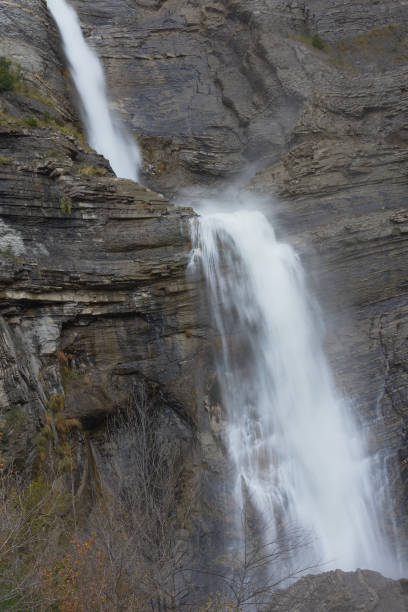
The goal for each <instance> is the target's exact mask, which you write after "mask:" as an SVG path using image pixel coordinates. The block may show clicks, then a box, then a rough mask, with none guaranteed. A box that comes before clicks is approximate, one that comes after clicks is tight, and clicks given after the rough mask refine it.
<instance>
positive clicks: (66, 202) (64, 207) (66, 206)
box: [59, 194, 72, 215]
mask: <svg viewBox="0 0 408 612" xmlns="http://www.w3.org/2000/svg"><path fill="white" fill-rule="evenodd" d="M59 205H60V209H61V212H63V213H64V214H67V215H70V214H71V212H72V200H71V198H70V197H69V196H66V195H65V194H64V195H62V196H61V197H60V199H59Z"/></svg>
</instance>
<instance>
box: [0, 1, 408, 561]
mask: <svg viewBox="0 0 408 612" xmlns="http://www.w3.org/2000/svg"><path fill="white" fill-rule="evenodd" d="M73 4H74V6H75V8H76V9H77V10H78V12H79V15H80V18H81V22H82V24H83V29H84V33H85V35H86V37H87V39H88V41H89V43H90V44H91V45H92V46H93V47H94V48H95V49H96V51H97V53H98V55H99V56H100V57H101V59H102V61H103V63H104V67H105V70H106V74H107V80H108V85H109V89H110V92H111V96H112V104H113V106H114V108H115V109H116V110H117V112H118V114H119V115H120V117H121V118H122V119H123V120H124V122H125V123H126V125H127V127H128V129H130V130H131V131H132V132H133V133H134V134H135V136H136V137H137V138H138V140H139V142H140V143H141V146H142V149H143V155H144V160H145V170H144V172H143V174H142V176H141V180H142V182H143V183H144V184H145V185H147V186H148V187H141V186H139V185H137V184H132V183H130V182H128V181H123V180H118V179H115V178H114V177H113V174H112V172H111V170H110V168H109V166H108V164H107V162H106V161H105V160H103V159H102V158H101V157H99V156H97V155H96V154H95V153H94V152H93V151H91V150H90V149H89V148H88V147H87V146H86V144H85V142H84V139H83V137H82V135H81V133H80V120H79V113H78V111H77V107H76V99H75V96H74V94H73V93H72V91H73V89H72V83H71V81H70V78H69V75H68V73H67V68H66V65H65V61H64V57H63V54H62V51H61V45H60V41H59V37H58V34H57V31H56V28H55V26H54V24H53V23H52V21H51V19H50V17H49V15H48V13H47V11H46V7H45V3H44V1H43V0H18V1H17V0H16V1H13V2H11V1H10V2H8V1H7V2H5V1H4V2H2V3H1V4H0V26H1V28H0V31H1V33H0V55H4V56H7V57H10V58H11V59H12V60H13V61H15V62H17V63H18V64H20V66H21V69H22V72H23V77H24V83H25V87H24V88H23V89H21V90H20V91H15V92H8V93H3V94H2V95H1V98H0V156H1V157H0V198H1V199H0V214H1V221H0V264H1V274H0V285H1V286H0V310H1V313H0V314H1V346H2V349H1V354H0V358H1V361H2V370H1V378H0V412H1V415H2V420H3V424H4V428H5V429H6V430H7V436H8V439H9V440H10V441H12V446H13V452H14V453H15V455H16V460H17V462H19V464H20V465H23V466H24V467H25V469H27V470H35V469H36V465H37V461H38V448H37V447H36V443H35V439H36V436H37V435H38V433H39V432H40V431H41V428H42V426H43V423H44V421H45V420H46V418H47V413H48V412H49V410H50V402H51V404H52V403H53V401H54V402H55V398H59V397H63V408H62V409H63V413H64V417H65V418H66V419H67V421H70V422H71V423H72V424H73V425H72V426H73V427H76V425H75V423H76V422H77V421H79V422H80V428H79V429H78V431H76V433H75V436H76V440H77V454H78V459H77V466H78V474H77V487H78V490H80V491H81V492H82V491H86V490H90V489H92V486H94V485H93V484H92V482H91V480H92V479H91V477H90V474H91V473H93V471H94V470H95V469H97V470H98V471H99V473H100V475H101V478H102V480H103V479H105V481H106V483H105V484H106V486H107V487H113V488H114V483H113V482H112V477H111V475H110V471H109V469H108V468H107V467H106V466H107V464H108V463H109V461H111V460H112V458H110V459H109V453H110V452H111V450H110V449H109V448H107V447H106V444H105V438H104V427H105V423H106V422H107V420H108V419H109V418H110V416H111V415H112V414H114V413H115V412H117V411H118V410H120V409H121V408H122V407H123V406H126V404H127V402H128V398H129V394H130V392H131V390H132V389H133V388H134V387H135V386H139V387H141V386H142V387H143V388H144V389H146V390H147V393H148V395H149V398H151V402H152V404H153V405H154V408H155V410H157V411H159V413H160V414H162V415H163V418H162V425H161V427H162V436H163V440H167V441H171V440H172V439H174V438H177V439H178V440H180V444H181V447H182V456H183V477H182V479H181V482H182V484H181V485H180V491H179V493H178V495H179V498H178V499H179V504H180V506H181V507H183V506H186V505H189V504H191V500H193V508H194V511H193V512H191V513H190V518H189V521H188V523H187V524H184V525H180V537H185V533H184V532H187V534H189V535H188V536H187V537H188V538H190V540H191V539H192V540H193V544H192V546H193V547H194V550H195V551H196V554H200V555H202V556H204V557H205V556H206V555H208V556H209V557H214V555H215V554H216V552H217V551H216V550H215V549H214V546H216V543H217V542H218V544H220V542H221V541H222V539H223V537H224V536H223V535H222V534H223V533H224V534H225V533H226V532H227V531H228V526H227V528H226V522H227V518H226V516H227V509H228V486H227V485H226V479H225V456H224V449H223V447H222V444H221V443H220V440H219V434H220V429H222V409H221V406H220V398H219V397H218V390H217V383H216V376H215V370H214V364H213V353H212V348H213V346H214V345H216V344H217V338H216V334H215V331H214V328H213V325H212V322H211V317H210V315H209V313H208V310H207V307H206V302H205V296H204V294H203V291H202V286H201V283H200V279H193V278H191V277H189V276H188V275H186V267H187V263H188V258H189V249H190V242H189V222H190V219H192V218H194V215H195V213H194V212H193V210H192V209H191V208H189V207H188V206H187V207H179V208H175V207H174V206H173V205H172V204H170V202H169V201H168V199H167V198H170V199H171V198H178V197H179V193H180V191H181V190H182V188H185V187H190V186H195V187H196V188H197V187H198V188H200V189H203V190H204V189H205V190H209V191H210V192H211V191H214V190H219V189H222V187H223V186H225V185H227V184H228V183H230V182H232V181H239V182H240V183H241V184H246V185H247V188H248V190H250V191H251V192H254V193H256V194H259V195H261V196H262V197H263V202H264V203H263V208H264V210H265V211H266V212H267V214H268V216H270V217H271V218H272V219H273V221H274V223H275V225H276V226H277V228H278V231H279V232H280V235H281V236H282V237H284V239H285V240H289V241H290V242H292V243H293V244H294V245H295V247H296V248H297V249H298V251H299V252H300V253H301V255H302V258H303V260H304V262H305V267H306V270H307V272H308V275H309V283H310V285H311V287H312V288H313V290H314V292H315V293H316V295H317V296H318V299H319V300H320V303H321V304H322V305H323V309H324V311H325V312H326V313H327V320H328V330H327V331H328V334H327V347H328V352H329V355H330V358H331V361H332V364H333V367H334V371H335V375H336V377H337V379H338V382H339V386H340V388H341V389H343V390H344V392H345V393H347V394H348V396H349V397H350V398H351V399H352V401H354V402H355V410H356V411H360V414H361V416H362V418H363V419H364V421H365V422H366V423H367V428H368V430H369V432H371V439H372V448H373V452H374V451H377V452H380V453H382V455H383V456H384V461H386V463H387V468H388V469H389V472H390V477H391V480H392V481H393V482H394V484H395V491H394V494H395V496H396V507H397V510H398V523H399V526H400V529H401V538H402V539H403V541H404V542H407V534H406V530H407V513H406V504H407V498H408V489H407V487H408V478H407V476H408V473H407V469H408V446H407V439H406V437H407V435H408V412H407V409H406V406H407V400H408V375H407V353H408V342H407V336H408V301H407V291H408V285H407V279H406V270H407V269H408V242H407V238H406V236H407V232H408V213H407V204H406V196H407V181H408V174H407V157H408V149H407V144H408V125H407V123H406V121H407V119H406V117H407V107H408V69H407V67H406V64H407V58H408V5H407V4H406V2H403V1H397V0H392V1H387V2H385V1H378V2H373V1H372V0H365V1H361V2H358V3H355V2H353V3H352V2H344V1H340V0H325V1H323V0H309V1H308V0H256V1H253V2H244V1H240V0H230V1H228V0H225V1H221V0H214V1H212V2H207V3H202V2H199V1H195V0H183V1H181V0H167V1H166V0H151V1H149V0H145V1H137V0H116V1H115V2H113V1H112V0H98V2H93V3H89V2H84V1H82V0H75V1H74V2H73ZM30 118H31V119H30ZM32 118H34V120H35V121H34V123H33V121H32ZM159 193H160V194H165V195H164V196H163V195H159ZM185 199H186V198H184V200H185ZM187 199H188V197H187ZM191 204H194V200H193V198H191ZM169 443H170V442H169ZM91 464H92V469H91ZM86 479H88V480H89V482H88V481H87V486H85V481H86ZM81 485H83V486H82V487H81ZM85 497H86V495H85ZM85 503H86V500H84V504H85ZM183 533H184V535H183ZM191 534H193V537H191ZM220 549H222V546H221V545H220Z"/></svg>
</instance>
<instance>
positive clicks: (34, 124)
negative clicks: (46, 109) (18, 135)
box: [23, 115, 40, 128]
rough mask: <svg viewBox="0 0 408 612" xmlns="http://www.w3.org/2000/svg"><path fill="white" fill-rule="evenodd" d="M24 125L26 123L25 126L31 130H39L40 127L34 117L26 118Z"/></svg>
mask: <svg viewBox="0 0 408 612" xmlns="http://www.w3.org/2000/svg"><path fill="white" fill-rule="evenodd" d="M23 123H24V125H26V126H28V127H30V128H37V127H39V125H40V124H39V122H38V119H36V118H35V117H33V116H32V115H28V116H27V117H24V119H23Z"/></svg>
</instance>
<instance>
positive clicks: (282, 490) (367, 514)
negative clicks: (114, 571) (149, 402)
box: [47, 0, 400, 576]
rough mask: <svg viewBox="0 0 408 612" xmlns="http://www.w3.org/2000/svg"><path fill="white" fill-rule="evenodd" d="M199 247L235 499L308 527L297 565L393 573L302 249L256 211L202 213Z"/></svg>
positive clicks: (107, 151)
mask: <svg viewBox="0 0 408 612" xmlns="http://www.w3.org/2000/svg"><path fill="white" fill-rule="evenodd" d="M47 4H48V7H49V9H50V11H51V13H52V15H53V17H54V19H55V21H56V23H57V25H58V28H59V30H60V32H61V36H62V38H63V41H64V48H65V52H66V55H67V57H68V60H69V63H70V65H71V72H72V77H73V80H74V82H75V85H76V88H77V90H78V94H79V96H80V99H81V103H82V111H83V117H84V121H85V125H86V128H87V131H88V136H89V142H90V144H91V146H93V147H94V148H95V149H96V150H97V151H98V152H99V153H101V154H102V155H104V156H105V157H106V158H107V159H108V160H109V161H110V163H111V166H112V168H113V170H114V172H115V173H116V174H117V176H120V177H124V178H130V179H134V180H136V179H137V171H138V168H139V166H140V164H141V157H140V153H139V150H138V147H137V145H136V144H135V142H133V141H132V139H131V138H130V137H129V136H128V135H126V134H125V133H124V132H123V131H122V130H121V129H118V125H117V123H116V121H115V119H114V117H113V116H112V114H111V112H110V110H109V105H108V100H107V93H106V86H105V80H104V75H103V71H102V67H101V64H100V62H99V60H98V58H97V56H96V55H95V53H94V52H93V51H92V50H91V49H90V48H89V47H88V46H87V45H86V43H85V41H84V38H83V36H82V33H81V29H80V24H79V21H78V18H77V16H76V13H75V11H74V10H73V9H72V8H71V7H70V6H69V5H67V4H66V2H65V0H47ZM212 204H213V206H215V208H217V207H218V208H219V203H218V202H215V203H214V202H213V203H212ZM224 204H225V203H224ZM193 247H194V248H193V255H192V267H197V266H200V268H201V269H202V270H203V273H204V276H205V279H206V282H207V287H208V292H209V297H210V303H211V307H212V313H213V316H214V319H215V324H216V327H217V330H218V333H219V336H220V340H221V351H220V355H219V357H218V375H219V381H220V385H221V390H222V396H223V403H224V407H225V410H226V432H225V438H226V445H227V448H228V453H229V457H230V460H231V463H232V465H233V467H234V473H235V475H234V490H235V499H236V504H235V505H236V506H237V508H242V507H243V505H244V503H245V499H249V500H250V502H251V504H253V506H254V507H255V508H256V509H257V511H258V513H259V515H260V516H261V517H262V518H263V519H264V520H265V522H266V523H272V526H273V530H274V537H275V538H276V539H277V540H278V539H279V538H280V537H281V534H282V533H283V534H288V535H287V537H291V536H290V534H291V533H294V531H293V527H294V526H295V527H296V531H297V530H298V529H301V530H302V532H303V533H305V534H311V536H312V540H311V544H310V546H309V549H308V551H307V553H305V551H304V549H303V548H298V547H297V546H296V542H295V543H294V546H293V547H292V546H289V548H288V549H289V550H290V551H291V553H290V554H291V557H292V558H291V565H292V567H295V568H299V567H302V566H303V567H310V566H311V565H313V564H315V563H316V562H322V563H323V564H324V565H322V568H323V569H329V568H341V569H344V570H354V569H356V568H357V567H364V568H368V569H375V570H379V571H381V572H383V573H384V574H386V575H391V576H396V575H398V574H399V573H400V570H399V568H398V567H396V565H397V564H394V562H393V560H392V555H391V554H390V550H389V546H388V545H387V542H386V537H385V535H384V526H383V520H382V517H381V514H382V513H384V511H385V510H386V508H385V507H384V506H382V507H379V506H380V505H381V504H380V505H379V504H378V502H377V501H376V499H377V497H378V496H377V495H376V493H377V490H379V489H381V495H380V497H381V500H382V503H383V504H385V503H386V502H387V497H389V496H388V495H387V490H386V489H387V483H386V482H384V480H385V479H386V476H385V471H384V472H383V473H382V474H380V476H378V472H381V469H377V470H376V469H375V468H374V467H373V466H375V461H373V460H372V459H370V457H369V456H368V455H367V452H366V446H365V441H364V436H363V434H362V432H361V431H359V429H358V427H357V425H356V420H355V419H354V418H353V415H352V407H351V406H350V405H349V404H348V402H347V401H345V399H344V398H342V397H341V395H340V394H339V393H338V392H337V390H336V388H335V385H334V382H333V378H332V374H331V372H330V368H329V365H328V362H327V359H326V357H325V354H324V351H323V348H322V326H321V323H320V320H319V317H320V315H319V309H318V308H317V306H316V304H314V302H313V300H312V299H311V298H310V296H309V295H308V292H307V289H306V285H305V279H304V274H303V270H302V266H301V264H300V261H299V257H298V256H297V254H296V253H295V252H294V250H293V249H292V248H291V247H290V246H289V245H287V244H284V243H282V242H279V241H278V240H277V239H276V236H275V233H274V230H273V228H272V227H271V225H270V224H269V222H268V221H267V219H266V218H265V217H264V215H263V214H262V213H260V212H257V211H254V210H240V211H236V212H232V213H231V212H230V213H224V212H215V213H214V212H212V213H207V214H203V215H202V217H201V218H200V219H199V220H195V221H194V222H193ZM377 477H378V481H377V480H376V478H377ZM388 510H389V508H387V511H388ZM391 514H392V513H391V512H390V515H391Z"/></svg>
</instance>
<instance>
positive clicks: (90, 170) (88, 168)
mask: <svg viewBox="0 0 408 612" xmlns="http://www.w3.org/2000/svg"><path fill="white" fill-rule="evenodd" d="M78 173H79V174H80V175H81V176H104V175H105V174H106V170H105V168H98V166H92V165H91V164H89V165H86V164H83V165H81V166H79V168H78Z"/></svg>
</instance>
